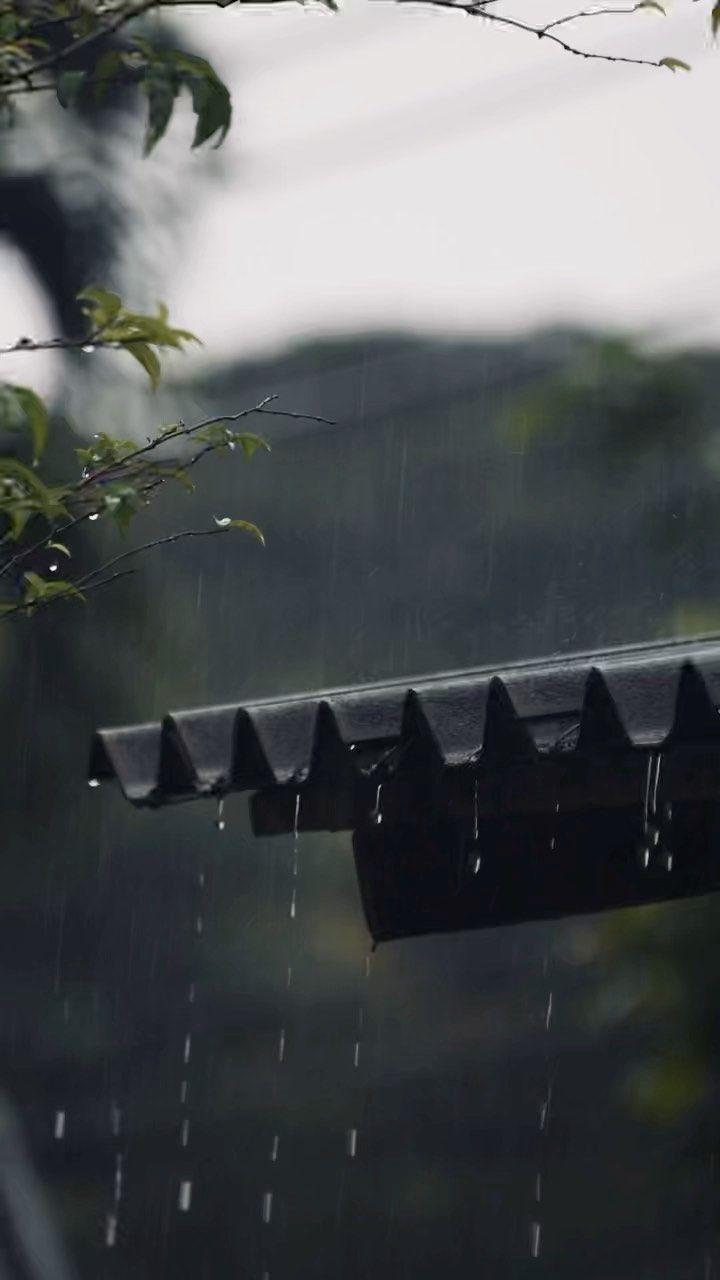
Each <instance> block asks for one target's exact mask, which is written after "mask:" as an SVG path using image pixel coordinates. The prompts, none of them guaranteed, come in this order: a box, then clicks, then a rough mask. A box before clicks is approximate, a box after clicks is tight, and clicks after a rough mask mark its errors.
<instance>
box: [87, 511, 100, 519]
mask: <svg viewBox="0 0 720 1280" xmlns="http://www.w3.org/2000/svg"><path fill="white" fill-rule="evenodd" d="M99 519H100V512H99V511H93V512H92V513H91V514H90V515H89V516H88V520H99Z"/></svg>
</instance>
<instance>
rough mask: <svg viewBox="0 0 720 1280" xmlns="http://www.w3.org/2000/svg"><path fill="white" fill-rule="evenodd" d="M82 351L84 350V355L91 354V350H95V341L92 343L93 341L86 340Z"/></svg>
mask: <svg viewBox="0 0 720 1280" xmlns="http://www.w3.org/2000/svg"><path fill="white" fill-rule="evenodd" d="M83 351H84V353H85V355H86V356H89V355H92V353H93V351H95V343H94V342H88V343H87V344H86V345H85V346H84V347H83Z"/></svg>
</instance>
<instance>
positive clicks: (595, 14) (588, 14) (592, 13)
mask: <svg viewBox="0 0 720 1280" xmlns="http://www.w3.org/2000/svg"><path fill="white" fill-rule="evenodd" d="M648 7H649V6H648V3H647V0H639V2H638V4H634V5H633V6H632V7H631V8H630V9H582V10H581V11H580V12H579V13H568V14H566V15H565V17H564V18H556V19H555V20H554V22H548V23H546V25H545V26H544V27H543V28H542V33H543V35H547V33H548V31H551V30H552V29H553V27H562V26H564V25H565V23H566V22H575V21H576V20H577V19H578V18H602V17H605V16H606V15H608V14H612V15H615V16H618V15H619V16H623V15H626V14H629V13H637V11H638V9H647V8H648Z"/></svg>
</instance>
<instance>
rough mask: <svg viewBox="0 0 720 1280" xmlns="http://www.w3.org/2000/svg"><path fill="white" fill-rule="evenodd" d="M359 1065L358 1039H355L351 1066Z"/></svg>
mask: <svg viewBox="0 0 720 1280" xmlns="http://www.w3.org/2000/svg"><path fill="white" fill-rule="evenodd" d="M359 1065H360V1041H359V1040H356V1041H355V1048H354V1050H353V1066H354V1067H358V1066H359Z"/></svg>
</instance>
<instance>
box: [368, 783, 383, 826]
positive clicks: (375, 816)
mask: <svg viewBox="0 0 720 1280" xmlns="http://www.w3.org/2000/svg"><path fill="white" fill-rule="evenodd" d="M382 789H383V784H382V782H381V783H380V785H379V787H378V789H377V791H376V793H375V808H374V809H371V810H370V821H371V822H372V824H373V826H375V827H379V826H380V824H381V823H382V820H383V816H382V809H381V808H380V801H381V797H382Z"/></svg>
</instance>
